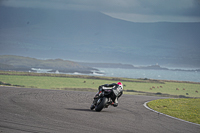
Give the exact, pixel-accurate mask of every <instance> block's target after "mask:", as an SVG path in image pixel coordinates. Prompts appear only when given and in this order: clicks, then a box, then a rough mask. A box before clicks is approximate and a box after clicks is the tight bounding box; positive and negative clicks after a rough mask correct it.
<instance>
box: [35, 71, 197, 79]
mask: <svg viewBox="0 0 200 133" xmlns="http://www.w3.org/2000/svg"><path fill="white" fill-rule="evenodd" d="M33 69H34V68H32V70H33ZM96 69H98V70H99V71H92V73H90V74H82V73H78V72H74V73H66V74H72V75H90V76H105V77H123V78H134V79H140V78H142V79H144V78H146V79H158V80H176V81H191V82H200V71H195V70H192V71H191V70H190V71H189V70H185V71H178V70H151V69H124V68H96ZM34 70H36V69H34ZM50 70H51V69H37V72H39V73H48V71H50ZM55 73H57V74H58V73H60V72H59V71H56V72H55Z"/></svg>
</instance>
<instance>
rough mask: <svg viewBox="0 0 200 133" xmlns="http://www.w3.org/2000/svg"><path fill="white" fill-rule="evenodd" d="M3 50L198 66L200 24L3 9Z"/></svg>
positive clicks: (79, 58)
mask: <svg viewBox="0 0 200 133" xmlns="http://www.w3.org/2000/svg"><path fill="white" fill-rule="evenodd" d="M0 20H3V21H0V40H1V41H0V46H1V49H0V54H1V55H8V54H9V55H20V56H29V57H33V58H53V59H55V58H61V59H68V60H73V61H82V62H97V63H102V62H103V63H104V62H105V63H128V64H137V65H149V64H156V63H159V64H160V65H163V66H179V67H200V53H199V51H200V47H199V42H200V38H199V36H200V23H170V22H158V23H133V22H128V21H123V20H119V19H115V18H112V17H110V16H107V15H105V14H103V13H100V12H89V11H70V10H48V9H33V8H30V9H29V8H11V7H3V6H1V8H0Z"/></svg>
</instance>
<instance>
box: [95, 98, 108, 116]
mask: <svg viewBox="0 0 200 133" xmlns="http://www.w3.org/2000/svg"><path fill="white" fill-rule="evenodd" d="M107 102H108V99H107V98H106V97H104V98H103V99H102V100H101V102H100V103H99V104H98V105H96V106H95V110H96V111H98V112H100V111H101V110H102V109H103V107H104V106H105V104H106V103H107Z"/></svg>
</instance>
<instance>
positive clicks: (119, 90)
mask: <svg viewBox="0 0 200 133" xmlns="http://www.w3.org/2000/svg"><path fill="white" fill-rule="evenodd" d="M104 87H111V88H112V90H113V93H112V95H111V99H112V101H113V102H112V104H111V105H113V106H114V107H117V106H118V98H119V97H120V96H121V95H122V94H123V84H122V83H121V82H118V83H117V84H116V83H112V84H104V85H101V86H99V90H100V89H101V88H104ZM98 94H99V92H97V94H96V95H95V97H94V101H93V105H95V104H96V102H97V100H98V97H99V95H98Z"/></svg>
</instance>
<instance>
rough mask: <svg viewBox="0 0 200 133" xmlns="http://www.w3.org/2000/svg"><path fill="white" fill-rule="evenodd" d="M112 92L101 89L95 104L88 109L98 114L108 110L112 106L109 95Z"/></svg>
mask: <svg viewBox="0 0 200 133" xmlns="http://www.w3.org/2000/svg"><path fill="white" fill-rule="evenodd" d="M112 92H113V90H112V89H108V88H104V87H103V88H101V89H100V90H99V93H98V99H97V102H96V104H92V105H91V107H90V109H91V110H93V109H95V111H97V112H100V111H101V110H102V109H103V108H108V106H109V105H111V104H112V99H111V94H112Z"/></svg>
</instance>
